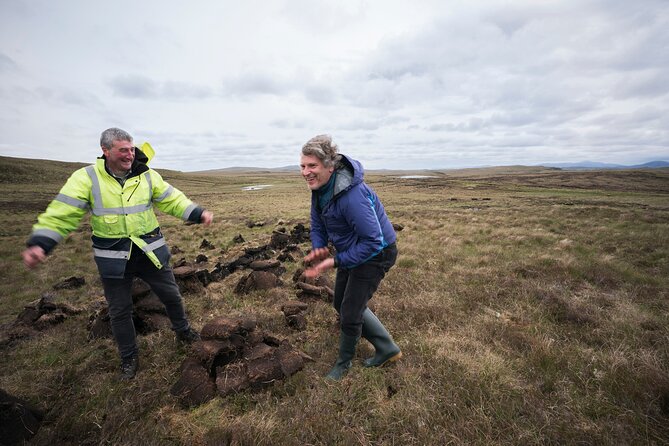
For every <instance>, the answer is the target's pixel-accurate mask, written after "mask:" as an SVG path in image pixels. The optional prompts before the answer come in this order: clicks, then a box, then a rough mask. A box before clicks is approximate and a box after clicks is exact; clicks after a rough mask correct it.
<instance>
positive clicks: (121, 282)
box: [102, 277, 138, 358]
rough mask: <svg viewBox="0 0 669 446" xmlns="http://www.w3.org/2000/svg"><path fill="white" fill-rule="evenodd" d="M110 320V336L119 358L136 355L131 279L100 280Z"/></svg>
mask: <svg viewBox="0 0 669 446" xmlns="http://www.w3.org/2000/svg"><path fill="white" fill-rule="evenodd" d="M102 285H103V287H104V291H105V299H106V300H107V307H108V311H109V318H110V320H111V329H112V334H113V335H114V340H115V341H116V346H117V347H118V351H119V354H120V355H121V358H129V357H131V356H134V355H137V353H138V348H137V342H136V336H135V324H134V323H133V321H132V295H131V293H130V290H131V288H132V277H126V278H123V279H104V278H103V279H102Z"/></svg>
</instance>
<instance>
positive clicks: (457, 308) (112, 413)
mask: <svg viewBox="0 0 669 446" xmlns="http://www.w3.org/2000/svg"><path fill="white" fill-rule="evenodd" d="M438 176H439V178H435V179H424V180H402V179H399V178H397V177H396V176H394V175H372V176H370V177H369V178H368V182H369V183H370V184H371V185H372V186H373V187H374V188H375V189H376V190H377V192H378V193H379V195H380V196H381V198H382V200H383V203H384V205H385V207H386V210H387V212H388V214H389V215H390V217H391V219H392V220H393V221H394V222H396V223H401V224H403V225H404V227H405V229H404V230H403V231H402V232H400V233H399V241H398V245H399V250H400V256H399V259H398V263H397V266H396V267H395V268H394V269H393V270H392V271H391V272H390V273H389V274H388V276H387V277H386V279H385V280H384V282H383V283H382V284H381V287H380V288H379V290H378V292H377V294H376V296H375V297H374V299H373V301H372V304H371V305H372V306H373V308H374V309H375V311H376V312H377V313H378V315H379V317H380V318H381V320H383V321H384V322H385V323H386V325H387V327H388V328H389V330H390V331H391V333H393V335H394V337H395V339H396V341H397V342H398V343H399V345H400V346H401V347H402V349H403V352H404V355H405V356H404V358H403V360H402V361H400V362H399V363H398V364H397V365H395V366H393V367H389V368H385V369H381V370H365V369H362V368H361V367H360V366H359V364H356V366H355V367H354V368H353V369H352V371H351V372H350V373H349V376H348V377H347V378H345V379H344V380H343V381H342V382H341V383H338V384H333V383H328V382H326V381H325V380H324V379H323V375H324V374H325V373H326V372H327V370H328V369H329V366H330V365H331V363H332V361H333V360H334V358H335V355H336V346H337V327H336V325H335V319H334V314H333V310H332V309H331V308H329V306H328V305H327V304H326V303H325V302H312V303H310V306H309V309H308V312H307V319H308V327H307V330H305V331H304V332H299V333H296V332H292V331H291V330H290V329H288V328H287V327H286V326H285V324H284V322H283V319H282V315H281V313H280V311H279V306H280V303H281V302H283V301H284V300H288V299H293V298H294V291H293V290H292V289H291V288H290V276H291V274H292V272H293V271H294V270H295V269H296V268H297V266H298V265H295V264H288V269H289V271H288V272H287V273H286V274H285V275H284V281H285V283H286V286H285V287H284V288H282V289H279V290H277V291H273V292H270V293H254V294H251V295H249V296H244V297H240V296H237V295H235V294H234V293H233V292H232V289H233V288H234V285H235V283H236V280H237V279H238V278H239V277H240V273H236V274H235V275H233V276H231V277H228V278H226V279H225V280H224V281H222V282H218V283H214V284H212V285H210V286H209V287H208V288H207V289H206V290H205V291H204V293H202V294H201V295H186V296H185V300H186V306H187V309H188V312H189V314H190V315H191V319H192V320H193V322H194V324H195V326H196V327H201V326H202V324H204V323H205V322H206V321H207V320H209V319H211V318H212V317H215V316H218V315H228V314H229V315H251V316H254V317H256V318H257V319H258V321H259V324H260V325H261V327H262V328H264V329H267V330H269V331H272V332H274V333H276V334H277V335H279V336H283V337H286V338H288V339H289V340H290V341H291V342H292V343H293V344H294V345H295V346H297V347H298V348H300V349H302V350H303V351H305V352H306V353H307V354H309V355H311V356H312V357H313V358H314V359H315V361H314V362H312V363H308V364H307V366H306V368H305V369H304V370H303V371H302V372H300V373H298V374H297V375H295V376H293V377H291V378H290V379H288V380H287V381H286V382H284V383H280V384H277V385H276V386H274V387H272V388H270V389H268V390H265V391H262V392H257V393H248V394H247V393H244V394H239V395H235V396H232V397H227V398H217V399H215V400H213V401H211V402H209V403H207V404H204V405H202V406H200V407H198V408H195V409H192V410H184V409H182V408H181V407H179V405H178V404H177V402H176V401H175V400H174V399H173V398H172V397H171V396H170V395H169V388H170V387H171V385H172V384H173V383H174V381H175V380H176V373H177V369H178V366H179V364H180V362H181V360H182V359H183V357H184V356H185V354H186V352H185V351H184V350H183V349H180V348H176V347H175V344H174V341H173V337H172V335H171V333H168V332H159V333H155V334H151V335H148V336H142V337H140V339H139V343H140V348H141V351H142V369H141V371H140V374H139V375H138V376H137V379H135V380H134V381H132V382H131V383H119V382H118V381H117V380H116V373H117V372H116V367H117V359H116V353H115V350H114V346H113V344H112V343H111V341H108V340H106V341H92V342H88V341H87V340H86V335H87V333H86V321H87V317H88V315H87V314H86V312H84V314H82V315H81V316H77V317H74V318H71V319H70V320H68V321H66V322H65V324H63V325H61V326H58V327H56V328H55V329H53V330H51V331H50V332H47V333H44V334H43V335H41V336H39V337H37V338H33V339H31V340H27V341H24V342H20V343H18V344H16V345H14V346H12V347H10V348H5V349H3V350H0V354H1V355H2V364H3V365H2V369H1V371H0V387H1V388H3V389H5V390H7V391H9V392H10V393H13V394H16V395H18V396H22V397H24V398H27V399H28V400H30V401H31V402H33V403H35V404H36V405H38V406H41V407H43V408H45V409H47V410H48V415H47V423H45V424H44V425H43V426H42V428H41V429H40V431H39V432H38V434H37V436H36V437H35V438H34V439H33V441H32V442H33V444H107V443H111V444H186V443H188V444H202V445H205V444H206V445H209V444H210V445H218V444H238V445H242V444H268V445H269V444H272V445H275V444H286V445H303V444H323V445H330V444H346V445H348V444H361V445H381V444H383V445H400V444H401V445H407V444H409V445H428V444H430V445H431V444H434V445H442V444H480V445H484V444H485V445H487V444H519V445H520V444H523V445H525V444H541V445H544V444H611V445H618V444H667V443H669V428H668V426H669V373H668V372H669V369H668V364H669V347H668V346H669V342H667V341H669V329H668V328H667V327H668V326H669V325H668V322H669V317H668V314H669V313H668V308H669V304H668V303H667V302H668V300H667V298H668V297H669V295H668V294H669V292H668V290H669V286H668V285H669V274H668V273H669V264H668V258H669V223H668V222H669V205H667V203H669V171H667V170H666V169H663V170H653V171H632V172H622V171H616V172H596V173H592V172H587V173H584V172H560V171H554V170H546V171H536V170H523V169H520V168H516V169H514V170H513V171H512V172H506V173H501V172H499V171H497V170H492V171H488V172H485V171H475V172H452V173H448V172H444V173H441V174H438ZM165 177H166V179H167V180H168V181H170V182H172V183H173V184H174V185H175V186H177V187H179V188H181V189H182V190H184V191H185V192H186V193H187V194H188V195H189V196H191V197H192V198H193V199H195V200H196V201H198V202H200V203H202V204H204V205H205V206H207V207H208V208H211V209H213V210H214V212H215V214H216V223H215V224H214V225H213V226H212V227H209V228H204V227H200V226H183V225H182V224H181V223H180V222H178V221H177V220H175V219H173V218H171V217H167V216H162V217H160V220H161V223H162V224H163V227H164V229H165V232H166V234H167V239H168V242H169V243H170V245H178V246H179V247H180V248H181V249H183V250H184V251H185V253H184V254H183V255H184V256H185V257H186V258H187V259H188V260H193V259H194V258H195V256H196V255H197V254H198V253H200V250H199V244H200V243H201V241H202V239H203V238H206V239H207V240H209V241H211V242H212V243H214V245H216V246H217V252H218V250H221V249H222V250H223V251H224V254H218V255H221V256H226V255H228V256H233V255H234V254H235V252H236V251H235V250H236V249H238V247H236V246H235V245H234V244H233V243H232V238H233V237H234V236H235V235H237V234H242V236H243V237H244V238H245V239H246V240H247V243H248V244H254V243H256V244H262V243H265V242H266V241H267V240H268V238H269V234H270V233H271V230H272V229H273V228H274V227H275V224H276V222H277V221H278V220H279V219H283V220H284V221H288V222H290V223H289V226H291V225H292V224H295V223H297V222H304V223H306V222H307V221H308V210H309V197H308V192H307V190H306V188H305V187H304V185H303V184H302V181H301V180H300V179H299V178H297V177H294V176H289V175H286V174H263V175H255V174H254V175H244V174H235V175H227V176H223V177H221V176H197V175H185V174H180V173H175V172H166V173H165ZM252 184H272V185H273V186H272V187H271V188H268V189H265V190H262V191H251V192H244V191H242V190H241V187H242V186H247V185H252ZM59 186H60V183H59V182H57V181H53V182H52V183H49V184H48V185H47V187H46V190H45V191H44V190H42V187H40V190H39V191H38V190H36V189H37V186H30V185H26V184H25V183H22V184H14V183H5V184H2V185H0V188H1V189H2V191H3V194H0V196H1V197H2V198H0V200H2V205H3V209H7V210H8V212H7V213H5V216H4V220H3V221H2V222H1V227H2V232H3V239H2V240H3V241H2V243H1V244H0V253H1V254H2V260H0V262H2V263H1V264H0V268H2V269H3V271H4V273H3V274H5V275H6V277H7V279H6V280H4V281H3V282H2V283H0V293H1V294H2V296H3V299H2V301H0V305H1V306H2V312H1V313H0V318H1V320H0V322H3V323H7V322H9V321H11V320H13V319H14V318H15V317H16V315H17V314H18V312H19V311H20V310H21V308H22V306H23V304H25V303H26V302H28V301H31V300H34V299H35V298H37V297H38V296H39V294H40V293H42V292H43V291H46V290H48V289H49V288H50V287H51V286H52V285H53V284H54V283H55V282H57V281H58V280H60V279H62V278H65V277H69V276H71V275H75V274H76V275H83V276H84V277H85V278H86V280H87V285H86V287H85V288H82V289H79V290H73V291H64V292H59V294H58V296H59V299H61V300H64V301H68V302H71V303H73V304H76V305H80V306H84V307H85V306H86V305H89V304H90V303H91V302H92V301H93V300H95V299H99V298H100V297H101V288H100V286H99V282H98V281H97V279H96V276H97V274H96V271H95V267H94V265H93V262H92V258H91V253H90V247H89V240H88V238H89V234H88V231H87V229H86V228H85V226H84V227H83V228H82V229H81V230H79V231H78V232H77V233H75V234H73V236H72V237H70V239H68V241H67V242H66V243H64V244H63V246H60V247H59V248H57V251H56V252H55V253H54V255H53V257H52V258H51V259H50V260H49V262H48V263H47V264H46V265H44V268H41V269H39V270H37V271H35V272H28V271H25V270H24V269H23V267H22V265H20V263H19V256H18V253H19V252H20V250H21V248H22V245H23V243H24V241H25V238H26V237H27V235H28V234H29V232H30V225H31V224H32V222H33V220H34V218H35V214H36V212H38V208H39V207H41V206H43V205H45V204H46V202H48V198H46V199H45V195H48V196H53V194H54V193H55V192H56V191H57V189H58V187H59ZM31 188H33V189H34V190H31ZM17 203H22V204H21V205H17ZM248 220H253V221H266V222H267V224H266V225H265V226H263V227H256V228H248V227H247V226H246V225H245V223H246V221H248ZM305 247H306V246H305ZM205 253H206V254H207V255H209V256H212V252H205ZM214 257H216V256H214ZM212 265H213V263H212ZM370 352H371V349H370V347H369V346H368V345H367V344H363V345H361V347H360V352H359V356H361V357H362V356H364V355H366V354H369V353H370Z"/></svg>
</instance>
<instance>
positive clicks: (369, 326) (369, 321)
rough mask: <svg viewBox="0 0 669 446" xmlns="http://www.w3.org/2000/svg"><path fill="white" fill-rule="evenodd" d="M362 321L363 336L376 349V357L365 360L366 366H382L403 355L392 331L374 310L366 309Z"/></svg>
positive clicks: (364, 364)
mask: <svg viewBox="0 0 669 446" xmlns="http://www.w3.org/2000/svg"><path fill="white" fill-rule="evenodd" d="M362 321H363V322H362V337H363V338H365V339H367V340H368V341H369V342H371V343H372V345H373V346H374V349H375V350H376V352H375V353H374V357H372V358H368V359H365V360H364V361H363V366H364V367H381V366H383V365H384V364H387V363H389V362H395V361H397V360H398V359H400V358H401V357H402V352H401V351H400V348H399V347H398V346H397V344H395V343H394V342H393V338H392V337H390V333H388V330H386V328H385V327H384V326H383V324H382V323H381V321H380V320H379V319H378V318H377V317H376V315H375V314H374V313H372V310H370V309H369V308H367V309H366V310H365V312H364V313H363V314H362Z"/></svg>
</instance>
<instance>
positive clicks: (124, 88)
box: [109, 74, 214, 100]
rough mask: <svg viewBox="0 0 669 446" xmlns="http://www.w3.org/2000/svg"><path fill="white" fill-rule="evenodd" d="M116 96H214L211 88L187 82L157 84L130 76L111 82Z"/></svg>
mask: <svg viewBox="0 0 669 446" xmlns="http://www.w3.org/2000/svg"><path fill="white" fill-rule="evenodd" d="M109 85H110V86H111V88H112V91H113V93H114V95H116V96H120V97H124V98H130V99H171V100H180V99H203V98H207V97H211V96H214V92H213V90H212V89H211V88H210V87H207V86H203V85H194V84H190V83H187V82H179V81H165V82H162V83H161V82H157V81H155V80H153V79H150V78H148V77H146V76H141V75H135V74H129V75H122V76H116V77H115V78H113V79H111V80H110V81H109Z"/></svg>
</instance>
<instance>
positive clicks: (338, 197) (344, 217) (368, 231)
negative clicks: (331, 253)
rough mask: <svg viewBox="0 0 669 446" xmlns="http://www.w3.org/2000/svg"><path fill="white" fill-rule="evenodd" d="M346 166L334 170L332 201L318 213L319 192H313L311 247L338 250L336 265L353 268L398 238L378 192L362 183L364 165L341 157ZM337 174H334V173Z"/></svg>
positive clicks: (343, 156)
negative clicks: (328, 246)
mask: <svg viewBox="0 0 669 446" xmlns="http://www.w3.org/2000/svg"><path fill="white" fill-rule="evenodd" d="M342 162H343V164H344V167H343V168H341V169H338V170H336V171H335V174H336V178H335V184H334V194H333V198H332V199H331V200H330V201H329V203H328V204H327V205H325V207H324V208H323V209H321V210H320V212H319V206H318V193H317V192H316V191H312V193H311V244H312V246H313V248H322V247H325V246H327V244H328V240H329V241H332V244H333V245H334V247H335V248H336V249H337V255H336V257H335V259H336V262H337V265H339V266H340V267H344V268H354V267H356V266H358V265H360V264H362V263H365V262H366V261H368V260H369V259H371V258H372V257H374V256H375V255H377V254H378V253H379V252H381V250H382V249H383V248H385V247H386V246H388V245H390V244H392V243H394V242H395V240H396V239H397V235H396V234H395V230H394V229H393V225H392V224H391V223H390V220H389V219H388V216H387V215H386V211H385V210H384V209H383V205H382V204H381V201H380V200H379V197H378V196H377V195H376V193H375V192H374V191H373V190H372V188H371V187H369V186H368V185H367V184H365V182H364V181H363V168H362V165H361V164H360V163H359V162H358V161H356V160H354V159H351V158H348V157H347V156H345V155H342ZM333 175H334V174H333Z"/></svg>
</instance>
